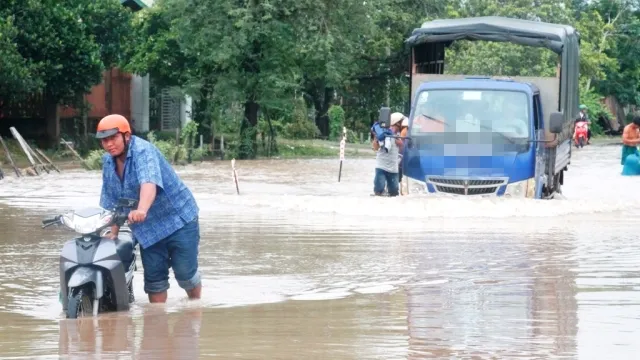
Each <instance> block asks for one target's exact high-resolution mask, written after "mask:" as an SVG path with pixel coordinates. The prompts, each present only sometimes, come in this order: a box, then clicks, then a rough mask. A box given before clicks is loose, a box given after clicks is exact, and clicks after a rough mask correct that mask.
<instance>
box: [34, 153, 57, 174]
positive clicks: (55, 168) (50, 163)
mask: <svg viewBox="0 0 640 360" xmlns="http://www.w3.org/2000/svg"><path fill="white" fill-rule="evenodd" d="M36 151H37V152H38V154H40V155H41V156H42V157H43V158H44V159H45V160H47V161H48V162H49V165H51V167H53V169H54V170H55V171H57V172H60V169H58V167H57V166H55V165H54V163H53V161H51V160H50V159H49V158H48V157H47V155H45V154H44V153H43V152H42V151H41V150H40V149H38V148H36Z"/></svg>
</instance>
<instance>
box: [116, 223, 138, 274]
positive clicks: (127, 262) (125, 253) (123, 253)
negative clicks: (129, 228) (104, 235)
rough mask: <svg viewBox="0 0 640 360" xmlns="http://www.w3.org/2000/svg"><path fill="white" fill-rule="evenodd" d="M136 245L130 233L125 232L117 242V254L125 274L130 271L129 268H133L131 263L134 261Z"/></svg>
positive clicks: (119, 235) (119, 236)
mask: <svg viewBox="0 0 640 360" xmlns="http://www.w3.org/2000/svg"><path fill="white" fill-rule="evenodd" d="M134 245H135V244H134V242H133V238H132V236H131V234H130V233H127V232H123V233H120V234H118V239H117V240H116V252H117V253H118V256H119V257H120V260H121V261H122V265H123V266H124V271H125V272H126V271H127V270H128V269H129V266H131V262H132V261H133V248H134Z"/></svg>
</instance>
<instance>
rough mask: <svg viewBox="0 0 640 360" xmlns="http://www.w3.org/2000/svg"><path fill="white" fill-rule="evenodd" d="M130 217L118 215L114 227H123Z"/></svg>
mask: <svg viewBox="0 0 640 360" xmlns="http://www.w3.org/2000/svg"><path fill="white" fill-rule="evenodd" d="M127 219H128V216H127V215H126V214H123V213H120V212H119V213H117V214H116V216H115V219H114V221H113V224H114V225H117V226H118V227H122V225H124V223H125V221H127Z"/></svg>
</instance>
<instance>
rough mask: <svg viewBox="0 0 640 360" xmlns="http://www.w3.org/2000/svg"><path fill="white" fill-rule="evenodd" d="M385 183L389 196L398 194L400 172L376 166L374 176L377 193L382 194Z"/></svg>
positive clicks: (374, 189) (374, 187) (374, 190)
mask: <svg viewBox="0 0 640 360" xmlns="http://www.w3.org/2000/svg"><path fill="white" fill-rule="evenodd" d="M385 183H386V185H387V190H388V191H389V196H398V191H399V189H398V173H396V172H389V171H386V170H382V169H379V168H376V175H375V177H374V178H373V192H374V193H376V194H377V195H379V194H382V193H383V192H384V186H385Z"/></svg>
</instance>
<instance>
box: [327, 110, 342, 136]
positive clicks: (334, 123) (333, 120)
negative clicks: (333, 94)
mask: <svg viewBox="0 0 640 360" xmlns="http://www.w3.org/2000/svg"><path fill="white" fill-rule="evenodd" d="M327 115H328V116H329V139H332V140H336V139H341V138H342V128H343V127H344V126H345V118H344V109H342V107H341V106H340V105H331V107H330V108H329V111H327Z"/></svg>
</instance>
